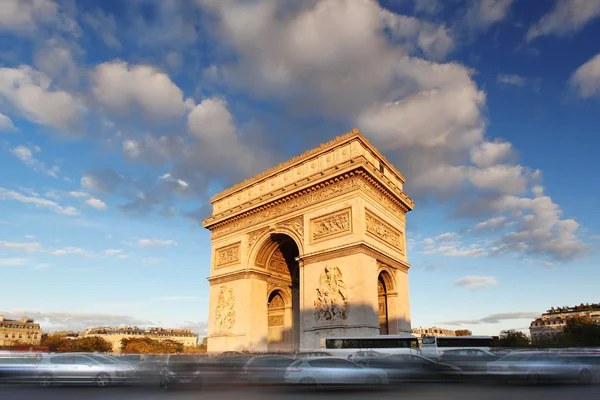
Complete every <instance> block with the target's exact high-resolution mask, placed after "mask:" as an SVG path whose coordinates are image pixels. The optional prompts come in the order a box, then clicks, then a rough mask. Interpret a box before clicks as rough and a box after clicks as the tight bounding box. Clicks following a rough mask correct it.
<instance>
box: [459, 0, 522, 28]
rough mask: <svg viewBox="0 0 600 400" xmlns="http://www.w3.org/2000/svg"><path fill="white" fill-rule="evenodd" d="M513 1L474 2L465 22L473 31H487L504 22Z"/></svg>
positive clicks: (482, 0)
mask: <svg viewBox="0 0 600 400" xmlns="http://www.w3.org/2000/svg"><path fill="white" fill-rule="evenodd" d="M511 5H512V0H472V1H471V2H470V5H469V8H468V10H467V14H466V17H465V21H466V23H467V25H469V26H470V27H471V28H473V29H486V28H489V27H490V26H491V25H493V24H495V23H497V22H500V21H502V20H504V19H505V18H506V17H507V15H508V12H509V9H510V6H511Z"/></svg>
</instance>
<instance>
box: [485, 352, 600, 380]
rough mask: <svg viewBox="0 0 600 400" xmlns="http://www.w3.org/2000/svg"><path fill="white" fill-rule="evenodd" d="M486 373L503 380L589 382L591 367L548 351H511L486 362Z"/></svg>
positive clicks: (591, 375) (591, 378)
mask: <svg viewBox="0 0 600 400" xmlns="http://www.w3.org/2000/svg"><path fill="white" fill-rule="evenodd" d="M487 373H488V375H490V376H492V377H496V378H501V379H504V380H512V379H527V380H528V381H529V382H531V383H539V382H540V381H542V380H556V381H559V380H576V381H579V382H581V383H590V382H591V381H592V380H593V373H592V368H591V366H589V365H586V364H582V363H580V362H576V361H571V360H569V359H567V358H565V357H561V356H558V355H556V354H552V353H549V352H545V351H544V352H542V351H527V352H513V353H510V354H509V355H507V356H504V357H502V358H501V359H499V360H497V361H493V362H490V363H488V364H487Z"/></svg>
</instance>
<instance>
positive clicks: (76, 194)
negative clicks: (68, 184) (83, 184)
mask: <svg viewBox="0 0 600 400" xmlns="http://www.w3.org/2000/svg"><path fill="white" fill-rule="evenodd" d="M69 196H70V197H74V198H84V197H90V195H89V193H86V192H80V191H71V192H69Z"/></svg>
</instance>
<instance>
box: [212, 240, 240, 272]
mask: <svg viewBox="0 0 600 400" xmlns="http://www.w3.org/2000/svg"><path fill="white" fill-rule="evenodd" d="M216 251H217V258H216V259H217V261H216V266H217V267H222V266H224V265H229V264H235V263H239V262H240V243H236V244H232V245H230V246H227V247H223V248H220V249H217V250H216Z"/></svg>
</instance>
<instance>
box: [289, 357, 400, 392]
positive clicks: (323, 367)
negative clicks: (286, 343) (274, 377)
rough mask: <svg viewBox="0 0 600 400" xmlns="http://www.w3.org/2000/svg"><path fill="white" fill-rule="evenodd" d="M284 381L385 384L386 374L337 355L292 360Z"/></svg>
mask: <svg viewBox="0 0 600 400" xmlns="http://www.w3.org/2000/svg"><path fill="white" fill-rule="evenodd" d="M284 381H285V382H286V383H289V384H300V385H307V386H309V385H365V384H366V385H373V386H377V385H387V384H388V383H389V381H388V376H387V374H386V372H385V371H383V370H381V369H377V368H370V367H363V366H361V365H358V364H357V363H355V362H352V361H348V360H344V359H343V358H337V357H322V358H307V359H303V360H297V361H294V362H293V363H292V364H291V365H290V366H289V367H288V368H287V369H286V371H285V375H284Z"/></svg>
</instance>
